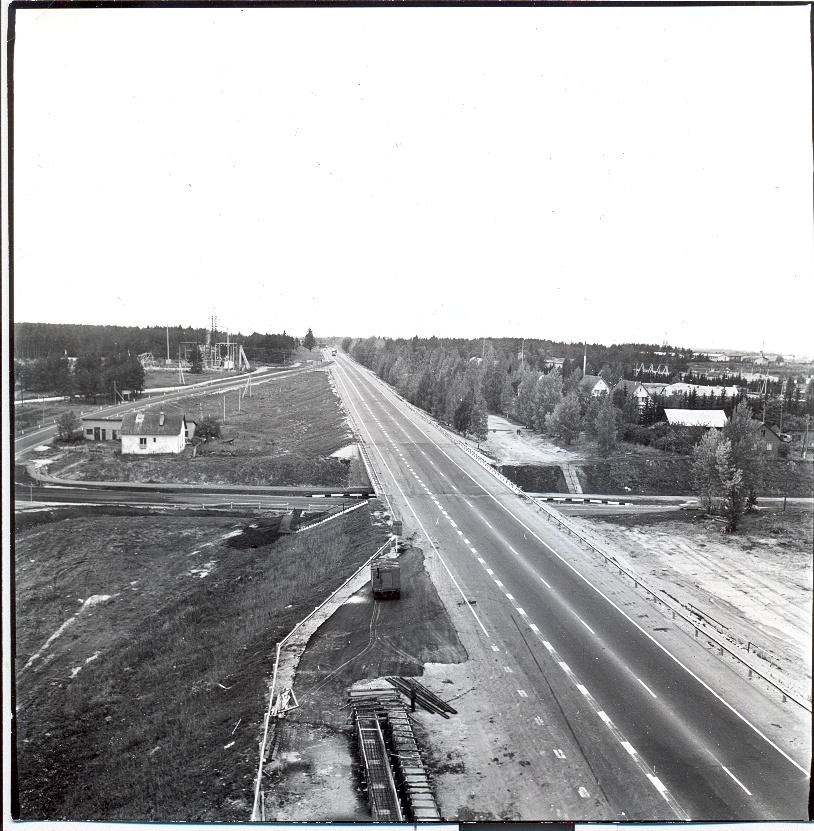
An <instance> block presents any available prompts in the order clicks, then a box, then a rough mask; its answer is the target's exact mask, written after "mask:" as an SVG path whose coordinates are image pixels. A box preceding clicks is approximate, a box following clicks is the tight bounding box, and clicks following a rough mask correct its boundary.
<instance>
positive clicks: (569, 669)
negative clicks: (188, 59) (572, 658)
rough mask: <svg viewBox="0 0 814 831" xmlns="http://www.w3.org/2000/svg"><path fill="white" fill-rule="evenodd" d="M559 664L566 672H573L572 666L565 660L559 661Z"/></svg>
mask: <svg viewBox="0 0 814 831" xmlns="http://www.w3.org/2000/svg"><path fill="white" fill-rule="evenodd" d="M559 665H560V669H563V670H565V672H567V673H568V674H569V675H570V674H571V667H569V666H568V664H566V663H565V661H559Z"/></svg>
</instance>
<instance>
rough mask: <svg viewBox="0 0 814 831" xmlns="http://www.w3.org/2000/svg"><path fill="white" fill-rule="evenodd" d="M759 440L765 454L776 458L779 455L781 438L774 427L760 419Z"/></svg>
mask: <svg viewBox="0 0 814 831" xmlns="http://www.w3.org/2000/svg"><path fill="white" fill-rule="evenodd" d="M760 440H761V442H762V446H763V450H764V451H765V452H766V455H767V456H771V457H774V458H777V457H778V456H779V455H780V445H781V444H783V440H782V439H781V438H780V431H779V430H778V429H777V428H776V427H770V426H769V425H768V424H766V422H765V421H761V422H760Z"/></svg>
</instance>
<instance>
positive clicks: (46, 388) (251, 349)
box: [14, 323, 299, 399]
mask: <svg viewBox="0 0 814 831" xmlns="http://www.w3.org/2000/svg"><path fill="white" fill-rule="evenodd" d="M207 334H209V337H210V339H211V341H212V342H213V343H217V342H225V341H226V340H227V333H226V332H219V331H217V330H215V331H214V332H208V330H206V329H203V328H192V327H184V326H170V327H166V326H149V327H146V328H140V327H137V326H90V325H81V324H57V323H15V324H14V380H15V382H16V383H18V384H19V385H20V387H21V388H22V389H23V390H24V391H25V392H31V393H46V392H54V393H56V394H58V395H81V396H84V397H86V398H91V397H93V396H95V395H97V394H100V393H101V394H104V395H111V396H112V397H113V399H115V398H116V395H117V392H118V393H121V392H122V391H123V390H129V391H131V392H134V393H138V392H140V391H141V390H142V389H143V386H144V367H143V364H142V362H141V361H140V360H139V355H143V354H145V353H152V355H153V357H154V358H155V359H156V361H157V362H158V363H159V364H160V363H163V362H164V361H165V360H166V359H167V355H169V360H170V361H171V362H177V361H178V360H179V354H180V352H181V350H180V347H181V344H183V343H197V344H204V343H206V339H207ZM228 338H229V340H230V341H231V342H237V343H240V344H241V345H242V346H243V350H244V352H245V353H246V357H247V358H248V360H249V362H250V363H261V364H287V363H288V362H289V361H291V360H292V358H293V357H294V355H295V354H296V352H297V348H298V347H299V341H298V340H297V338H295V337H292V336H291V335H287V334H286V333H285V332H283V333H282V334H273V335H272V334H259V333H257V332H255V333H254V334H252V335H245V336H244V335H240V334H239V333H238V335H233V334H229V335H228Z"/></svg>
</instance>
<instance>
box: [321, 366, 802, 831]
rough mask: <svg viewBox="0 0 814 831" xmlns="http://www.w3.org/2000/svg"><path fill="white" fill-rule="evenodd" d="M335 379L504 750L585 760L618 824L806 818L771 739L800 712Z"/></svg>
mask: <svg viewBox="0 0 814 831" xmlns="http://www.w3.org/2000/svg"><path fill="white" fill-rule="evenodd" d="M332 371H333V372H334V373H335V378H336V381H337V388H338V390H339V392H340V394H341V395H342V396H343V398H344V399H345V401H346V404H347V407H348V410H349V412H350V413H351V415H352V417H353V419H354V420H355V421H356V423H357V426H358V428H359V430H360V433H361V435H362V437H363V439H364V441H365V443H366V445H367V446H368V450H369V453H370V455H371V456H372V458H373V463H374V466H376V467H377V468H378V472H379V475H380V478H381V480H382V482H383V484H384V487H385V490H386V491H387V492H388V494H391V495H392V499H393V502H394V505H395V508H396V509H397V511H399V512H400V513H401V514H402V515H403V520H404V525H405V533H410V531H411V530H413V531H416V532H418V534H419V536H420V538H421V541H420V544H422V545H425V546H427V548H428V550H429V549H431V550H432V552H434V554H435V555H437V556H438V557H439V558H440V559H441V561H442V563H443V564H444V568H445V569H446V574H448V576H449V579H450V580H451V581H453V582H454V585H455V586H456V587H457V590H458V591H459V592H460V596H461V599H462V601H463V602H466V603H467V604H468V608H469V610H470V611H471V613H472V615H473V616H474V617H475V618H476V625H477V630H478V633H479V638H480V647H481V648H482V649H483V650H484V651H485V652H490V651H491V652H493V653H495V654H496V655H498V656H499V658H500V661H501V663H502V664H503V670H504V672H505V683H506V684H508V685H511V687H512V688H513V692H514V694H515V697H516V701H515V704H516V706H515V707H513V708H512V709H511V711H510V712H509V711H506V712H504V713H499V712H496V713H495V714H494V718H495V721H496V723H497V724H498V725H499V729H501V730H502V731H504V732H505V735H506V737H507V739H508V741H509V742H510V743H512V744H513V745H516V746H517V747H518V748H522V749H523V750H534V749H536V752H537V754H538V756H537V758H543V759H550V758H551V757H550V755H546V754H547V753H548V751H549V750H551V751H552V752H553V753H554V755H555V756H557V757H558V758H559V754H558V753H557V750H558V749H562V748H564V749H565V750H564V751H563V750H560V752H561V753H563V756H565V755H569V756H570V757H572V758H573V757H577V758H579V759H581V761H582V764H581V766H576V767H575V772H574V776H575V777H577V778H578V777H580V776H582V777H585V779H586V782H590V784H591V787H592V788H594V789H596V788H597V787H599V788H600V789H601V793H602V797H603V799H604V800H605V801H606V803H607V805H609V806H610V807H611V812H612V815H613V816H615V817H618V818H619V819H627V820H637V819H638V820H662V821H669V820H687V819H691V820H694V821H701V820H704V821H716V820H717V821H727V820H728V821H737V820H803V819H806V818H807V803H808V782H809V777H808V763H809V759H808V750H807V748H806V747H804V746H803V747H801V745H800V744H799V743H798V744H795V743H794V742H785V743H784V741H782V740H781V739H778V735H785V734H784V733H783V732H782V731H783V730H784V729H785V730H787V732H788V733H789V734H792V733H794V734H795V735H798V736H799V735H800V734H801V733H802V734H803V735H805V734H806V732H807V730H808V726H807V725H808V721H809V719H810V714H808V713H804V712H801V713H797V712H795V711H793V709H792V708H791V707H790V706H789V705H785V706H784V707H781V706H780V705H779V704H776V703H775V702H773V701H772V700H771V699H770V697H769V696H768V695H767V694H766V693H765V692H763V691H761V690H759V689H758V688H756V687H755V686H754V685H749V684H748V683H746V682H743V683H742V684H741V686H740V688H737V689H735V690H734V691H733V680H732V678H731V677H730V676H731V675H732V674H733V673H731V671H729V670H727V669H726V668H725V667H724V665H723V664H721V665H720V670H716V668H715V666H712V668H711V669H710V661H709V660H708V658H709V656H708V654H707V653H706V652H705V651H704V650H703V649H702V648H700V647H698V648H696V649H695V650H694V651H693V646H694V644H693V642H692V639H691V638H689V637H687V636H676V635H675V633H674V632H670V631H667V630H668V629H670V627H668V626H665V620H664V618H662V617H660V616H659V615H658V614H657V613H655V612H654V611H653V610H652V608H650V607H649V606H648V604H647V603H646V602H645V601H641V600H638V601H637V600H635V598H634V599H633V600H630V599H629V598H627V596H625V597H626V598H627V599H626V600H625V602H624V603H623V602H622V601H621V600H616V599H615V597H617V595H616V594H615V592H614V591H613V590H610V589H609V588H608V586H607V583H603V584H602V585H600V584H599V581H598V580H597V579H596V578H595V576H593V572H592V571H591V569H590V567H589V565H588V564H585V565H583V564H581V563H580V561H579V559H578V558H577V557H575V556H574V555H573V552H571V551H566V549H567V548H568V546H569V543H567V542H566V541H565V540H564V539H563V537H561V536H560V535H559V533H558V532H557V531H555V530H554V529H553V528H552V526H550V525H549V524H548V523H547V522H546V520H545V517H544V515H542V514H540V513H539V512H537V511H536V510H535V509H534V507H533V506H531V505H529V504H528V502H527V501H525V500H522V499H520V498H518V496H517V495H515V494H513V493H512V492H511V491H510V490H509V489H508V488H506V487H505V486H504V485H503V484H501V483H500V481H499V480H498V479H497V478H496V477H494V476H493V475H491V474H490V473H489V472H488V471H486V470H484V469H483V468H482V467H481V466H480V465H478V463H477V462H475V461H474V460H473V459H471V458H470V457H469V456H468V455H467V454H466V453H465V452H464V451H462V450H461V449H460V448H458V447H457V446H456V445H455V444H454V442H453V441H452V440H451V439H450V438H449V437H448V436H446V435H444V434H443V433H442V432H441V431H440V430H438V429H437V428H436V427H435V426H434V425H433V424H431V423H430V422H429V421H428V420H427V419H425V418H423V417H422V416H421V414H419V413H418V411H416V410H415V409H413V408H411V407H409V406H408V405H407V404H406V403H405V402H403V401H402V400H401V399H399V398H398V397H397V396H396V395H394V394H393V392H392V391H391V390H389V388H386V387H385V386H384V385H383V384H381V383H380V382H379V381H378V380H377V379H375V377H374V376H373V375H372V373H369V372H368V371H366V370H364V369H363V368H361V367H359V365H357V364H355V363H354V362H352V361H351V360H350V359H349V358H347V357H345V356H339V357H338V359H337V361H336V363H335V364H334V365H333V367H332ZM571 547H572V548H573V546H571ZM561 552H562V553H561ZM577 553H578V552H577ZM575 563H576V565H575ZM608 579H611V578H610V577H606V578H605V580H606V581H607V580H608ZM619 596H620V597H621V595H619ZM472 601H475V603H474V604H473V603H472ZM659 624H660V625H659ZM681 637H684V638H685V640H686V641H687V643H683V642H681V644H683V645H681V644H679V642H680V638H681ZM677 638H678V639H677ZM676 644H679V646H676ZM467 648H468V649H469V647H467ZM696 653H697V657H696ZM713 664H714V661H713ZM718 672H720V674H721V678H722V679H723V676H724V675H726V676H727V677H726V682H725V683H724V680H721V681H720V683H719V679H718V675H717V674H716V673H718ZM736 680H737V679H736ZM770 724H771V725H772V726H771V728H769V727H768V725H770ZM773 731H774V732H773ZM530 757H531V756H530V755H527V758H530ZM546 764H548V762H546ZM539 775H540V776H544V775H545V768H544V766H543V763H542V762H541V763H540V771H539ZM585 787H586V788H588V786H587V785H586V786H585ZM529 804H530V803H529ZM525 810H526V811H533V808H526V809H525ZM524 818H527V819H553V818H555V817H546V816H541V815H539V814H537V815H533V814H532V815H529V816H527V817H524Z"/></svg>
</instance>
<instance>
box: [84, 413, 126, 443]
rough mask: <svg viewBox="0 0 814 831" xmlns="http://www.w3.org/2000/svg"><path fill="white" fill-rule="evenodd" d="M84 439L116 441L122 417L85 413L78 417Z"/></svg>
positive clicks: (119, 433) (119, 432) (120, 429)
mask: <svg viewBox="0 0 814 831" xmlns="http://www.w3.org/2000/svg"><path fill="white" fill-rule="evenodd" d="M80 421H81V422H82V435H83V436H84V437H85V440H86V441H116V440H117V439H118V438H119V436H120V435H121V431H122V417H121V416H110V417H109V418H105V417H104V416H94V415H86V416H82V418H81V419H80Z"/></svg>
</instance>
